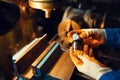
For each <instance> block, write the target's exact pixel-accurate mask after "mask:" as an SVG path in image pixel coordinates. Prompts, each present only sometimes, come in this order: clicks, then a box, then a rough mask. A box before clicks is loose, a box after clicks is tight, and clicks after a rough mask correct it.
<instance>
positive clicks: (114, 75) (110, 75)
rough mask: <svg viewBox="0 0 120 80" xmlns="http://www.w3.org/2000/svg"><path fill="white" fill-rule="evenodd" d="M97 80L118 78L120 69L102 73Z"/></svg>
mask: <svg viewBox="0 0 120 80" xmlns="http://www.w3.org/2000/svg"><path fill="white" fill-rule="evenodd" d="M99 80H120V70H118V71H110V72H108V73H105V74H103V75H102V76H101V77H100V79H99Z"/></svg>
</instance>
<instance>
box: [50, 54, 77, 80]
mask: <svg viewBox="0 0 120 80" xmlns="http://www.w3.org/2000/svg"><path fill="white" fill-rule="evenodd" d="M74 68H75V66H74V64H73V63H72V61H71V59H70V56H69V53H66V52H63V54H62V55H61V57H60V58H59V60H58V62H57V63H56V64H55V66H54V67H53V68H52V70H51V72H50V73H49V74H50V75H51V76H53V77H57V78H59V79H61V80H70V78H71V76H72V73H73V71H74Z"/></svg>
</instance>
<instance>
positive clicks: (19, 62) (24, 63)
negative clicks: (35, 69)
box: [12, 34, 47, 74]
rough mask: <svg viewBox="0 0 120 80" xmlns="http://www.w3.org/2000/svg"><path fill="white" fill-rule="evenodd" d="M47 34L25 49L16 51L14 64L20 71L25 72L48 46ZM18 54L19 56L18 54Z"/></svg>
mask: <svg viewBox="0 0 120 80" xmlns="http://www.w3.org/2000/svg"><path fill="white" fill-rule="evenodd" d="M46 43H47V34H45V35H43V36H42V37H40V38H38V39H37V40H36V39H35V40H33V42H32V43H30V45H29V46H26V47H25V48H24V49H25V50H22V51H20V53H19V52H18V54H17V53H16V54H15V55H14V56H13V58H12V59H13V61H14V64H15V65H16V67H17V70H18V73H19V74H21V73H23V72H24V71H25V70H26V69H27V68H28V67H29V66H30V65H31V64H32V62H33V61H34V60H35V59H36V58H37V57H38V55H39V54H41V52H42V51H43V50H44V49H45V48H46V46H47V44H46ZM16 55H17V56H16Z"/></svg>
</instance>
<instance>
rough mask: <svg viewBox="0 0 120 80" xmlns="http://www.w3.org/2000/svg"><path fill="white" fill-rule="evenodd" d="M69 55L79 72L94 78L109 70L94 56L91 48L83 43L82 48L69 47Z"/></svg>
mask: <svg viewBox="0 0 120 80" xmlns="http://www.w3.org/2000/svg"><path fill="white" fill-rule="evenodd" d="M70 57H71V60H72V62H73V63H74V64H75V66H76V67H77V69H78V71H79V72H82V73H84V74H86V75H88V76H90V77H92V78H94V79H96V80H97V79H99V78H100V77H101V76H102V75H103V74H104V73H106V72H109V71H111V69H110V68H108V67H106V66H105V65H104V64H102V63H100V62H99V61H98V60H96V59H95V58H94V54H93V50H92V48H89V47H88V45H84V48H83V50H75V51H73V48H72V47H71V48H70Z"/></svg>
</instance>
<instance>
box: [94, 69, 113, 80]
mask: <svg viewBox="0 0 120 80" xmlns="http://www.w3.org/2000/svg"><path fill="white" fill-rule="evenodd" d="M98 70H99V71H98V73H97V75H96V78H95V79H96V80H99V79H100V78H101V76H102V75H104V74H105V73H108V72H110V71H112V70H111V69H110V68H109V67H105V68H99V69H98Z"/></svg>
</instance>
